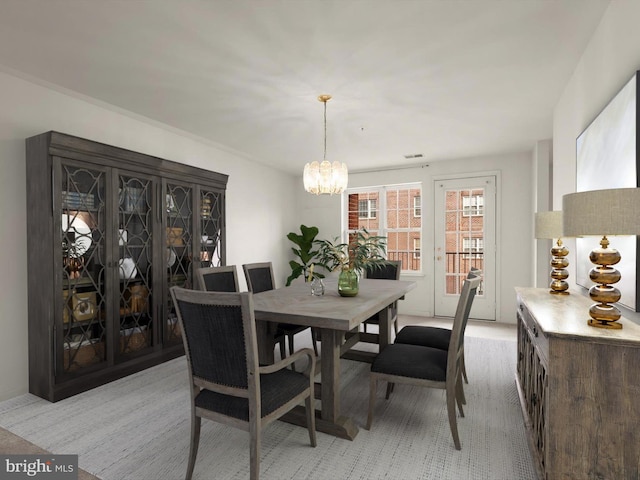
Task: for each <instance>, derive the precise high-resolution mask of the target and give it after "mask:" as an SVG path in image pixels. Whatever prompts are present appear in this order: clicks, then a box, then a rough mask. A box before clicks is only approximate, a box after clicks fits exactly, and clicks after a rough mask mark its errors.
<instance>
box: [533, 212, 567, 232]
mask: <svg viewBox="0 0 640 480" xmlns="http://www.w3.org/2000/svg"><path fill="white" fill-rule="evenodd" d="M560 237H562V211H561V210H554V211H552V212H536V238H551V239H554V238H560Z"/></svg>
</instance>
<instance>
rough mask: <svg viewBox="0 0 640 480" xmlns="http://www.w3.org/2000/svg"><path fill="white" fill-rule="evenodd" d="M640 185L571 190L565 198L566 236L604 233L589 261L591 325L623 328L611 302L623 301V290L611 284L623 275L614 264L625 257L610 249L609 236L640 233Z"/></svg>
mask: <svg viewBox="0 0 640 480" xmlns="http://www.w3.org/2000/svg"><path fill="white" fill-rule="evenodd" d="M639 208H640V188H614V189H608V190H592V191H588V192H578V193H570V194H568V195H564V196H563V197H562V211H563V212H564V213H563V222H562V223H563V227H562V231H563V234H564V235H567V236H571V237H583V236H589V235H597V236H600V235H602V236H603V237H602V240H601V241H600V247H601V248H596V249H594V250H592V251H591V253H590V254H589V260H591V263H593V264H594V265H596V266H595V267H593V268H592V269H591V270H590V271H589V278H590V279H591V280H592V281H593V282H595V283H596V285H593V286H592V287H591V288H590V289H589V296H590V297H591V299H592V300H594V301H595V302H597V303H595V304H594V305H592V306H591V308H590V309H589V315H590V316H591V319H590V320H589V321H588V324H589V325H591V326H592V327H599V328H612V329H620V328H622V324H620V323H617V320H618V319H619V318H620V316H621V314H620V310H619V309H618V308H617V307H616V306H615V305H612V304H613V303H615V302H617V301H618V300H620V297H621V294H620V290H618V289H617V288H616V287H614V286H612V285H613V284H615V283H617V282H618V281H619V280H620V278H621V275H620V272H619V271H618V270H617V269H616V268H614V267H613V265H616V264H617V263H618V262H619V261H620V259H621V258H622V257H621V255H620V253H619V252H618V251H617V250H615V249H613V248H609V239H608V238H607V235H640V215H639V214H638V209H639Z"/></svg>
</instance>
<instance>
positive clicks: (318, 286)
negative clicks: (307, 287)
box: [311, 277, 324, 297]
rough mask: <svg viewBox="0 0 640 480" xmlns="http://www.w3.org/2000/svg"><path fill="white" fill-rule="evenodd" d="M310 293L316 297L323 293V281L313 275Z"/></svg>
mask: <svg viewBox="0 0 640 480" xmlns="http://www.w3.org/2000/svg"><path fill="white" fill-rule="evenodd" d="M311 295H313V296H316V297H320V296H322V295H324V282H323V281H322V279H321V278H318V277H313V279H312V280H311Z"/></svg>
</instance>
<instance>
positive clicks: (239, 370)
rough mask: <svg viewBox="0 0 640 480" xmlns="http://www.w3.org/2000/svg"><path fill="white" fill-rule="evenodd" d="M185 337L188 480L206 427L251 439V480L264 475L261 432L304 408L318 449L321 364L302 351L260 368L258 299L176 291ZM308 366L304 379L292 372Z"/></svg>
mask: <svg viewBox="0 0 640 480" xmlns="http://www.w3.org/2000/svg"><path fill="white" fill-rule="evenodd" d="M171 297H172V299H173V303H174V305H175V308H176V312H177V315H178V322H179V324H180V328H181V329H182V332H183V335H182V338H183V342H184V349H185V353H186V357H187V365H188V370H189V381H190V382H189V383H190V385H191V388H190V390H191V437H190V438H191V439H190V447H189V460H188V464H187V474H186V477H185V478H186V480H190V479H191V477H192V475H193V469H194V466H195V461H196V456H197V454H198V445H199V442H200V425H201V419H202V418H206V419H209V420H212V421H214V422H220V423H224V424H226V425H230V426H233V427H236V428H240V429H243V430H246V431H248V432H249V434H250V448H249V452H250V454H249V456H250V469H249V472H250V478H251V480H258V478H259V474H260V444H261V440H260V439H261V432H262V430H263V429H264V427H266V426H267V425H268V424H269V423H271V422H273V421H274V420H277V419H278V418H279V417H281V416H282V415H283V414H285V413H286V412H288V411H290V410H291V409H293V408H294V407H296V405H298V404H299V403H300V402H301V401H302V400H304V401H305V406H306V420H307V428H308V430H309V440H310V442H311V446H313V447H315V446H316V431H315V411H314V397H313V384H314V382H313V374H312V372H314V371H315V360H316V357H315V355H314V353H313V351H312V350H311V349H310V348H304V349H301V350H299V351H297V352H296V353H294V354H292V355H290V356H289V357H287V358H286V359H284V360H281V361H279V362H277V363H275V364H273V365H268V366H259V364H258V344H257V339H256V325H255V315H254V311H253V294H252V293H250V292H244V293H226V292H202V291H197V290H187V289H184V288H180V287H177V286H174V287H171ZM305 357H306V359H307V363H306V368H305V370H304V372H301V373H298V372H294V371H292V370H289V369H288V368H286V367H288V366H289V365H291V364H293V362H295V361H296V360H301V359H303V358H305Z"/></svg>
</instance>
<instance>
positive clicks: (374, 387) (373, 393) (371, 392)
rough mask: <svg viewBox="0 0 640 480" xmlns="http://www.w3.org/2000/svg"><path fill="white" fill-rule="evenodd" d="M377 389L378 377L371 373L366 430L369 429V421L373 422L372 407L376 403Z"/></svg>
mask: <svg viewBox="0 0 640 480" xmlns="http://www.w3.org/2000/svg"><path fill="white" fill-rule="evenodd" d="M377 389H378V379H377V378H376V377H375V375H371V380H370V381H369V413H368V414H367V430H371V423H372V422H373V407H374V405H375V403H376V390H377Z"/></svg>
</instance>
